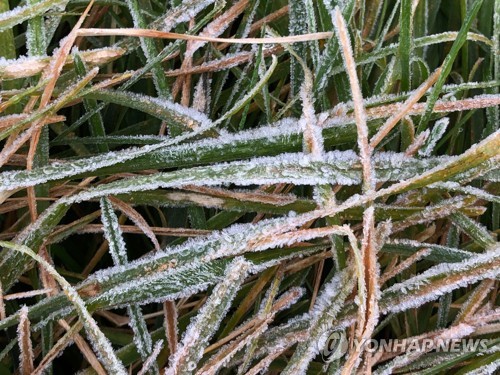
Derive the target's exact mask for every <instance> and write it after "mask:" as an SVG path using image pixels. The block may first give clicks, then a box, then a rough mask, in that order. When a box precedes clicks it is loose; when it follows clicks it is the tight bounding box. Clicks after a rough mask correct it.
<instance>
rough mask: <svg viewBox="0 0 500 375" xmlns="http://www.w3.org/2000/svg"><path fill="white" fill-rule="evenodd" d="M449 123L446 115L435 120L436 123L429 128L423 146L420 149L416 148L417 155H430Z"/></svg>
mask: <svg viewBox="0 0 500 375" xmlns="http://www.w3.org/2000/svg"><path fill="white" fill-rule="evenodd" d="M449 123H450V119H449V118H448V117H443V118H442V119H440V120H438V121H436V124H435V125H434V127H433V128H432V130H431V134H430V135H429V138H427V141H426V142H425V144H424V146H423V147H422V148H421V149H420V150H418V154H419V156H422V157H425V156H430V155H431V154H432V152H433V151H434V149H435V147H436V144H437V142H438V141H439V140H440V139H441V137H442V136H443V135H444V133H445V131H446V129H447V127H448V125H449Z"/></svg>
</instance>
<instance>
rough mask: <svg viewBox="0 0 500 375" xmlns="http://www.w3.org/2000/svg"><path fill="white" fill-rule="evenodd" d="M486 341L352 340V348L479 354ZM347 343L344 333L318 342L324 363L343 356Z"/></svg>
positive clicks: (370, 350)
mask: <svg viewBox="0 0 500 375" xmlns="http://www.w3.org/2000/svg"><path fill="white" fill-rule="evenodd" d="M488 342H489V340H488V339H470V338H469V339H440V338H434V339H431V338H424V339H418V338H412V339H369V340H361V341H359V340H354V341H352V346H351V347H352V348H353V350H356V351H366V352H370V353H374V352H378V351H383V352H386V353H410V352H423V353H426V352H430V351H436V352H448V353H467V352H481V351H484V350H486V349H487V348H488ZM349 347H350V345H349V343H348V340H347V338H346V336H345V333H344V332H339V331H336V332H333V333H331V334H330V335H329V336H328V337H327V338H326V340H324V339H323V340H320V345H319V347H318V349H319V353H320V355H321V357H322V359H323V361H325V362H331V361H333V360H336V359H339V358H341V357H342V356H344V355H345V354H346V353H347V352H348V350H349Z"/></svg>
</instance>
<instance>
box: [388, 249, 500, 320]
mask: <svg viewBox="0 0 500 375" xmlns="http://www.w3.org/2000/svg"><path fill="white" fill-rule="evenodd" d="M449 275H452V276H449ZM499 275H500V246H497V247H496V248H495V249H493V250H491V251H490V252H488V253H484V254H478V255H475V256H473V257H470V258H469V259H466V260H464V261H462V262H457V263H442V264H439V265H436V266H434V267H432V268H430V269H428V270H427V271H425V272H423V273H422V274H420V275H417V276H415V277H412V278H411V279H409V280H406V281H403V282H401V283H398V284H395V285H393V286H391V287H389V288H387V289H385V290H384V292H383V296H394V297H396V299H398V300H399V301H398V302H397V303H393V304H391V305H386V306H384V308H383V309H382V310H384V311H383V312H385V313H387V312H392V313H394V312H400V311H405V310H408V309H410V308H413V307H418V306H420V305H422V304H423V303H426V302H429V301H433V300H435V299H437V298H439V297H440V296H442V295H443V294H446V293H449V292H451V291H452V290H454V289H457V288H459V287H465V286H467V285H469V284H472V283H474V282H477V281H480V280H483V279H486V278H491V279H494V278H496V277H498V276H499ZM447 276H449V277H448V279H447ZM444 281H446V282H444ZM431 284H433V285H435V286H434V288H433V290H432V291H428V290H427V289H428V288H427V287H428V286H429V285H431ZM420 291H423V292H424V293H423V294H422V295H419V293H420ZM397 296H399V297H397Z"/></svg>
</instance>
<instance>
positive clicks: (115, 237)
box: [101, 198, 158, 372]
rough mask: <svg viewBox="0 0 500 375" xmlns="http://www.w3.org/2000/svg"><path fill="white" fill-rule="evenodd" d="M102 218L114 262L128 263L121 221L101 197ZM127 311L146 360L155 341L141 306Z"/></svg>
mask: <svg viewBox="0 0 500 375" xmlns="http://www.w3.org/2000/svg"><path fill="white" fill-rule="evenodd" d="M101 220H102V223H103V226H104V237H105V238H106V240H107V241H108V245H109V251H110V253H111V257H112V258H113V262H114V263H115V265H119V266H124V265H126V264H127V263H128V259H127V249H126V247H125V241H124V240H123V235H122V231H121V228H120V223H119V222H118V217H117V216H116V214H115V212H114V210H113V206H112V205H111V202H110V201H109V199H107V198H101ZM127 311H128V316H129V318H130V327H131V328H132V331H133V332H134V343H135V344H136V347H137V350H138V351H139V354H140V355H141V357H142V359H143V360H146V359H147V358H148V357H150V356H151V354H152V349H153V348H152V346H153V341H152V339H151V335H150V334H149V332H148V327H147V325H146V322H145V321H144V317H143V315H142V312H141V308H140V307H139V306H137V305H129V306H127ZM151 366H153V368H155V369H156V370H158V369H157V366H156V364H151ZM156 372H157V371H156Z"/></svg>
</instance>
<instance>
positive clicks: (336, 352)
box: [319, 331, 348, 362]
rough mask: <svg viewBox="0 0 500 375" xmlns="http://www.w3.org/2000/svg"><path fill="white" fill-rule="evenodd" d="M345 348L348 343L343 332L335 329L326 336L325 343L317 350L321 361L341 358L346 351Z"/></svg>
mask: <svg viewBox="0 0 500 375" xmlns="http://www.w3.org/2000/svg"><path fill="white" fill-rule="evenodd" d="M321 341H323V340H321ZM347 349H348V344H347V339H346V337H345V334H344V332H339V331H336V332H332V333H331V334H330V336H328V337H327V339H326V341H325V344H324V345H323V346H322V347H320V348H319V352H320V354H321V358H323V361H325V362H331V361H334V360H336V359H339V358H341V357H342V356H343V355H344V354H345V353H346V352H347Z"/></svg>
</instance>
